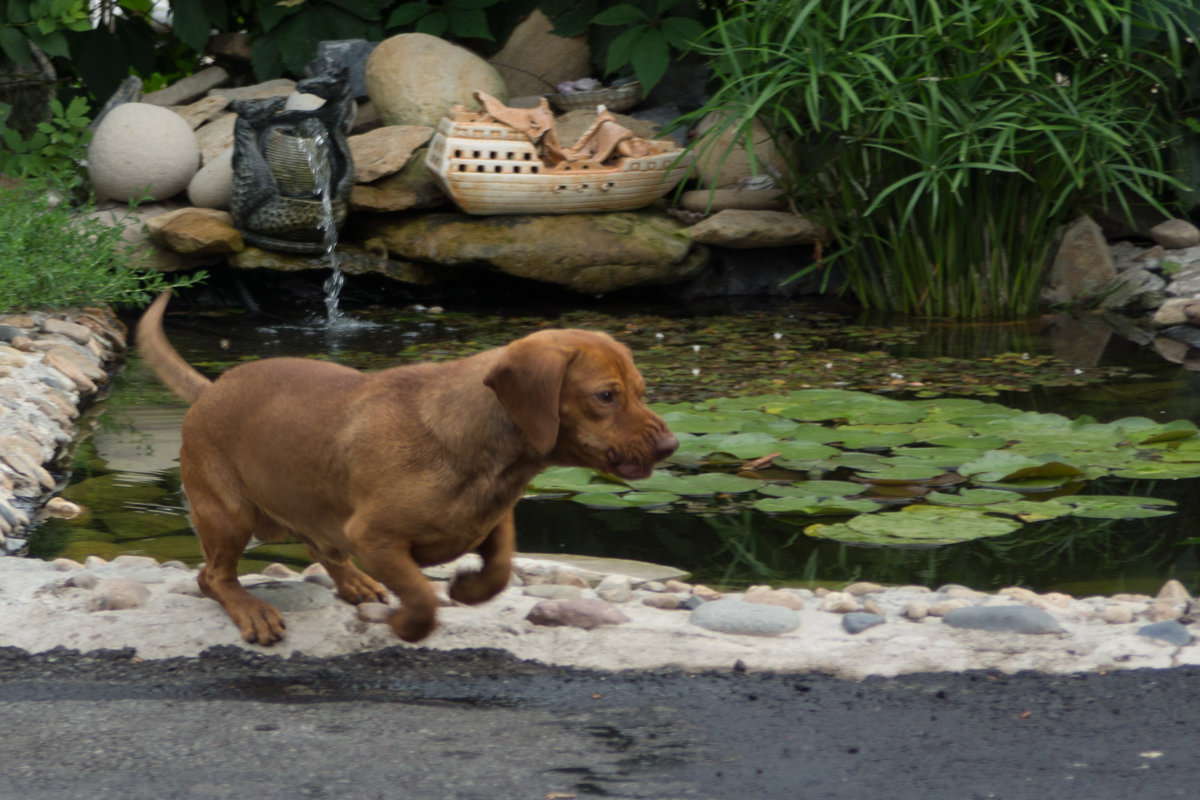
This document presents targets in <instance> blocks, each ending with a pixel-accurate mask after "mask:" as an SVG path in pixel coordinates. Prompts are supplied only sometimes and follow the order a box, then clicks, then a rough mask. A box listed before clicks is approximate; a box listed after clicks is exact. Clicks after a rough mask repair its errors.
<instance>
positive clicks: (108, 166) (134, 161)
mask: <svg viewBox="0 0 1200 800" xmlns="http://www.w3.org/2000/svg"><path fill="white" fill-rule="evenodd" d="M199 168H200V146H199V143H198V142H197V140H196V134H195V133H193V132H192V129H191V127H189V126H188V124H187V123H186V122H184V120H183V118H182V117H180V116H179V115H178V114H176V113H174V112H172V111H169V110H168V109H165V108H162V107H161V106H154V105H150V104H149V103H124V104H122V105H120V106H117V107H116V108H114V109H113V110H112V111H110V112H109V113H108V115H107V116H105V117H104V119H103V121H101V123H100V125H99V127H98V128H97V129H96V133H95V135H94V136H93V137H92V143H91V145H89V147H88V176H89V178H90V179H91V182H92V188H93V189H95V191H96V194H97V195H99V196H101V197H108V198H112V199H113V200H118V201H121V202H125V201H128V200H135V199H141V198H142V197H144V196H146V195H149V197H150V198H151V199H153V200H161V199H165V198H168V197H173V196H174V195H176V194H179V193H180V192H181V191H183V190H184V189H185V188H187V185H188V182H189V181H190V180H191V179H192V176H193V175H195V174H196V171H197V170H198V169H199Z"/></svg>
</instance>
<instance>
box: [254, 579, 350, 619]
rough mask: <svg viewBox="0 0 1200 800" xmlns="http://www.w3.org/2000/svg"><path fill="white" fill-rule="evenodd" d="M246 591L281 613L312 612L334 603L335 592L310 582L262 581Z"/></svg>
mask: <svg viewBox="0 0 1200 800" xmlns="http://www.w3.org/2000/svg"><path fill="white" fill-rule="evenodd" d="M246 591H248V592H250V594H252V595H254V596H255V597H257V598H258V599H259V600H266V601H267V602H268V603H270V604H271V605H273V606H275V607H276V608H278V609H279V610H280V611H285V612H287V611H312V610H314V609H317V608H324V607H325V606H328V605H331V604H332V603H333V592H331V591H329V590H328V589H326V588H325V587H323V586H318V585H317V584H315V583H310V582H309V581H261V582H259V583H252V584H249V585H248V586H246Z"/></svg>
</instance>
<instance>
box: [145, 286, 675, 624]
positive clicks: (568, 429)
mask: <svg viewBox="0 0 1200 800" xmlns="http://www.w3.org/2000/svg"><path fill="white" fill-rule="evenodd" d="M169 299H170V294H169V293H164V294H162V295H160V296H159V297H158V299H157V300H155V301H154V303H153V304H152V305H151V306H150V308H149V309H147V311H146V313H145V315H144V316H143V317H142V320H141V322H140V323H139V324H138V345H139V348H140V349H141V352H142V355H143V357H144V358H145V359H146V361H147V362H148V363H149V364H150V366H151V367H152V368H153V369H154V371H155V373H156V374H157V375H158V377H159V378H160V379H161V380H162V381H163V383H165V384H166V385H167V386H168V387H169V388H170V389H171V391H173V392H175V393H176V394H178V395H179V396H180V397H182V398H183V399H185V400H187V401H188V402H190V403H192V408H191V409H190V410H189V411H188V413H187V415H186V416H185V417H184V420H183V448H182V450H181V451H180V467H181V473H182V478H183V486H184V490H185V491H186V493H187V497H188V501H189V504H190V508H191V515H192V523H193V525H194V526H195V528H196V533H197V535H198V536H199V537H200V543H201V546H202V547H203V550H204V558H205V566H204V568H203V569H202V570H201V571H200V575H199V583H200V588H201V589H202V590H203V591H204V593H205V594H206V595H208V596H209V597H211V598H213V599H214V600H216V601H217V602H219V603H220V604H221V605H222V606H224V607H225V610H226V611H227V612H228V613H229V616H230V617H232V618H233V621H234V623H236V624H237V626H238V628H239V629H240V630H241V632H242V636H243V638H245V640H246V641H248V642H257V643H259V644H264V645H269V644H272V643H274V642H277V641H279V640H280V639H282V638H283V629H284V623H283V618H282V616H281V615H280V613H279V611H278V610H276V609H275V608H274V607H272V606H271V605H269V604H268V603H265V602H263V601H262V600H259V599H258V598H256V597H254V596H253V595H251V594H250V593H249V592H247V591H246V590H245V589H244V588H243V587H242V586H241V584H240V583H239V582H238V578H237V571H236V566H237V560H238V558H239V557H240V556H241V554H242V551H243V550H244V549H245V547H246V544H247V542H249V540H250V537H251V536H252V535H253V536H257V537H258V538H259V539H261V540H263V541H279V540H282V539H283V538H284V537H286V536H289V535H290V536H293V537H295V538H296V539H299V540H300V541H302V542H304V543H305V544H306V545H307V546H308V551H309V553H311V554H312V557H313V558H314V559H316V560H317V561H319V562H320V563H321V564H323V565H324V566H325V568H326V569H327V570H329V574H330V576H331V577H332V578H333V580H334V582H335V583H336V584H337V590H338V595H340V596H341V597H342V598H343V599H344V600H347V601H349V602H351V603H360V602H363V601H366V600H383V601H385V600H386V598H387V592H386V590H385V589H384V587H387V589H391V590H392V591H393V592H395V593H396V595H397V596H398V597H399V598H400V601H401V604H402V606H403V607H402V608H401V609H400V610H398V611H396V612H394V613H393V614H392V616H391V618H390V620H389V622H390V623H391V626H392V629H393V630H394V631H395V632H396V634H397V635H398V636H400V638H402V639H404V640H406V641H410V642H415V641H417V640H419V639H423V638H424V637H426V636H428V635H429V633H430V631H432V630H433V627H434V624H435V610H436V608H437V604H438V603H437V597H436V596H435V595H434V592H433V587H432V586H431V585H430V584H429V582H428V581H426V580H425V578H424V576H423V575H422V574H421V571H420V568H421V567H423V566H429V565H432V564H440V563H444V562H446V561H450V560H452V559H454V558H457V557H458V556H460V555H462V554H463V553H468V552H471V551H474V552H476V553H479V555H480V556H481V557H482V558H483V567H482V568H481V569H480V570H479V571H478V572H469V573H462V574H459V575H458V577H457V578H456V579H455V580H454V582H453V583H452V584H451V587H450V596H451V597H452V598H454V599H455V600H458V601H460V602H463V603H471V604H474V603H482V602H484V601H486V600H489V599H491V598H492V597H494V596H495V595H496V594H497V593H499V592H500V591H501V590H502V589H504V587H505V586H507V585H508V579H509V571H510V568H511V562H512V554H513V547H514V539H515V529H514V526H513V506H515V505H516V503H517V500H519V499H520V497H521V494H522V493H523V491H524V489H525V486H526V485H527V484H528V483H529V481H530V480H531V479H532V478H533V477H534V476H535V475H537V473H538V472H540V471H541V470H542V469H544V468H546V467H547V466H550V465H565V466H582V467H591V468H593V469H597V470H601V471H604V472H608V473H611V474H614V475H617V476H620V477H622V478H644V477H646V476H648V475H649V474H650V472H651V470H652V469H653V465H654V463H655V462H657V461H659V460H660V459H663V458H665V457H667V456H668V455H670V454H671V453H672V452H674V450H675V448H676V447H677V446H678V441H677V440H676V438H675V436H674V435H672V434H671V432H670V431H669V430H667V426H666V424H665V423H664V422H663V421H662V419H660V418H659V417H658V416H657V415H656V414H654V412H652V411H651V410H650V409H649V408H647V407H646V405H645V404H644V403H643V402H642V400H641V396H642V392H643V391H644V389H645V383H644V382H643V380H642V376H641V375H640V374H639V373H638V371H637V368H636V367H634V365H633V359H632V358H631V356H630V354H629V350H628V349H626V348H625V347H624V346H622V345H620V344H618V343H617V342H616V341H614V340H613V339H612V338H610V337H609V336H607V335H605V334H602V333H592V332H589V331H582V330H570V329H567V330H546V331H539V332H537V333H534V334H532V335H530V336H526V337H525V338H523V339H518V340H517V341H515V342H513V343H511V344H509V345H507V346H505V347H499V348H496V349H494V350H488V351H486V352H483V353H479V354H478V355H474V356H471V357H469V358H464V359H461V360H458V361H450V362H444V363H440V364H416V365H412V366H403V367H393V368H391V369H388V370H384V371H382V372H377V373H371V374H364V373H362V372H359V371H357V370H354V369H351V368H349V367H344V366H339V365H337V364H331V363H329V362H325V361H316V360H309V359H300V358H269V359H264V360H261V361H254V362H250V363H247V364H241V365H239V366H237V367H234V368H233V369H231V370H229V371H228V372H226V373H225V374H224V375H222V376H221V377H220V378H219V379H218V380H216V381H209V380H208V379H207V378H205V377H204V376H203V375H201V374H200V373H199V372H197V371H196V370H195V369H194V368H193V367H191V366H190V365H189V364H188V363H187V362H186V361H184V360H183V358H182V357H181V356H180V355H179V354H178V353H177V352H175V350H174V349H172V347H171V345H170V344H169V343H168V342H167V339H166V336H165V335H164V334H163V330H162V317H163V312H164V311H165V309H166V306H167V302H168V300H169ZM351 557H354V558H356V559H357V560H358V562H359V563H360V564H361V565H362V567H363V569H364V570H365V571H366V572H367V573H370V575H373V576H374V578H371V577H369V576H368V575H366V574H364V573H363V572H362V571H360V570H359V569H358V568H357V567H355V566H354V564H353V563H351ZM376 579H377V580H378V581H379V582H376ZM380 583H382V586H381V585H380Z"/></svg>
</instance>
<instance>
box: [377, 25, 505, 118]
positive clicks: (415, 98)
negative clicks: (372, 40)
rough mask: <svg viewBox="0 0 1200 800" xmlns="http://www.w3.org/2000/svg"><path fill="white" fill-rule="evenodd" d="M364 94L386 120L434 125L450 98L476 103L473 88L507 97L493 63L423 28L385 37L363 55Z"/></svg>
mask: <svg viewBox="0 0 1200 800" xmlns="http://www.w3.org/2000/svg"><path fill="white" fill-rule="evenodd" d="M365 80H366V84H367V94H368V95H369V96H370V98H371V101H372V102H373V103H374V104H375V108H376V109H377V110H378V112H379V116H380V118H381V119H382V120H383V124H385V125H428V126H430V127H436V126H437V124H438V121H439V120H440V119H441V118H442V117H443V116H444V115H445V114H446V111H448V110H449V109H450V107H451V106H453V105H455V104H462V105H465V106H468V107H471V108H474V107H475V99H474V94H473V93H474V92H477V91H482V92H487V93H488V94H490V95H492V96H493V97H495V98H497V99H498V100H500V102H506V101H507V100H508V89H507V88H506V87H505V85H504V80H503V79H502V78H501V77H500V73H499V72H497V71H496V69H495V67H493V66H491V65H490V64H488V63H487V62H486V61H484V60H483V59H482V58H480V57H479V56H477V55H475V54H474V53H472V52H471V51H470V50H467V49H465V48H463V47H459V46H458V45H454V44H450V43H449V42H446V41H443V40H441V39H439V38H437V37H436V36H429V35H426V34H424V33H401V34H399V35H397V36H393V37H391V38H390V39H385V40H384V41H382V42H380V43H379V46H378V47H376V48H375V50H374V51H373V52H372V53H371V56H370V58H368V59H367V66H366V75H365Z"/></svg>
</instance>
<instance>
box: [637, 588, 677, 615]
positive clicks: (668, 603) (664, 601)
mask: <svg viewBox="0 0 1200 800" xmlns="http://www.w3.org/2000/svg"><path fill="white" fill-rule="evenodd" d="M686 599H687V598H686V597H685V596H684V595H681V594H675V593H672V592H660V593H655V594H650V595H646V596H645V597H643V598H642V605H644V606H650V607H651V608H662V609H666V610H668V611H674V610H675V609H679V608H683V607H684V605H683V602H684V600H686Z"/></svg>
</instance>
